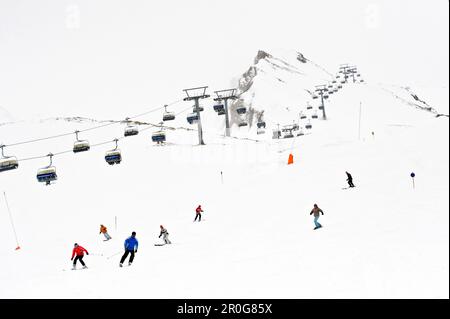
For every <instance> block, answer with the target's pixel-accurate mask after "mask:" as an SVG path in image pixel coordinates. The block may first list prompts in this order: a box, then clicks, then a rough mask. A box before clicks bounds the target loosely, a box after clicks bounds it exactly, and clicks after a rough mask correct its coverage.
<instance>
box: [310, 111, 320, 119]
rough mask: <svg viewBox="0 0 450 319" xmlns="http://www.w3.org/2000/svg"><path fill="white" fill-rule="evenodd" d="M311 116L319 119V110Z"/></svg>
mask: <svg viewBox="0 0 450 319" xmlns="http://www.w3.org/2000/svg"><path fill="white" fill-rule="evenodd" d="M311 118H313V119H318V118H319V116H318V115H317V112H315V113H314V114H313V115H311Z"/></svg>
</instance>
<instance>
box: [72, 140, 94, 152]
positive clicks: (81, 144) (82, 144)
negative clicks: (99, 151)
mask: <svg viewBox="0 0 450 319" xmlns="http://www.w3.org/2000/svg"><path fill="white" fill-rule="evenodd" d="M90 148H91V147H90V145H89V142H88V141H76V142H75V143H74V144H73V152H74V153H79V152H85V151H89V149H90Z"/></svg>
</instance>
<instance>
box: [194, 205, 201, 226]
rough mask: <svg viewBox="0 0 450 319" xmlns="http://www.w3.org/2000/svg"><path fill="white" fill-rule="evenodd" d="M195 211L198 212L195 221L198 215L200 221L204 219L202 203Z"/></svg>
mask: <svg viewBox="0 0 450 319" xmlns="http://www.w3.org/2000/svg"><path fill="white" fill-rule="evenodd" d="M195 213H196V215H195V219H194V222H195V221H196V220H197V217H198V221H199V222H200V221H202V214H200V213H203V209H202V205H198V207H197V209H196V210H195Z"/></svg>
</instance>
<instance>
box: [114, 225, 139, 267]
mask: <svg viewBox="0 0 450 319" xmlns="http://www.w3.org/2000/svg"><path fill="white" fill-rule="evenodd" d="M124 247H125V253H124V254H123V256H122V258H121V259H120V264H119V266H120V267H122V266H123V262H124V261H125V259H126V258H127V257H128V255H129V254H131V256H130V260H129V261H128V266H130V265H131V263H132V262H133V259H134V254H135V253H137V249H138V241H137V239H136V232H132V233H131V236H130V237H128V238H127V239H125V243H124Z"/></svg>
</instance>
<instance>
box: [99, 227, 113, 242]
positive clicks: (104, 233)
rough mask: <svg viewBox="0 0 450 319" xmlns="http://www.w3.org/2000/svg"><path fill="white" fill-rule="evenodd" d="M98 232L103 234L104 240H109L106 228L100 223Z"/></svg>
mask: <svg viewBox="0 0 450 319" xmlns="http://www.w3.org/2000/svg"><path fill="white" fill-rule="evenodd" d="M99 234H103V235H105V238H106V240H110V239H111V236H109V234H108V229H107V228H106V226H104V225H100V232H99Z"/></svg>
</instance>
